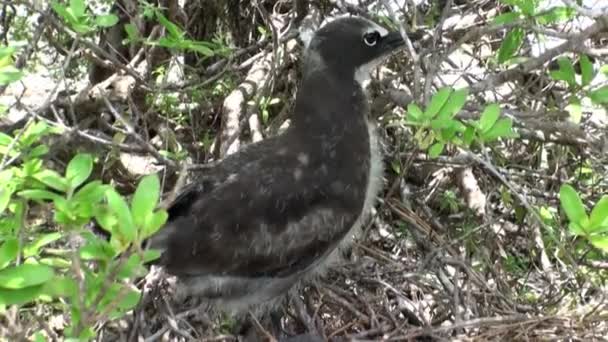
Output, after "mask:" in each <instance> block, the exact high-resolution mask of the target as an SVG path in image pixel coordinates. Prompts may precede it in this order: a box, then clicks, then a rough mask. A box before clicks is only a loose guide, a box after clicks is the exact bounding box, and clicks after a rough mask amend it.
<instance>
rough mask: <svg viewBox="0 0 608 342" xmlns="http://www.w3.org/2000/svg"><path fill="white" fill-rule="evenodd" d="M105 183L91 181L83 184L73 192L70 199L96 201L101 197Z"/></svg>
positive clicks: (104, 189) (104, 190) (106, 187)
mask: <svg viewBox="0 0 608 342" xmlns="http://www.w3.org/2000/svg"><path fill="white" fill-rule="evenodd" d="M107 189H108V186H107V185H103V184H102V183H101V181H92V182H90V183H87V184H85V185H84V186H83V187H82V188H80V190H78V192H76V193H75V194H74V196H73V197H72V200H74V201H79V202H89V203H98V202H99V201H101V200H102V199H103V196H104V195H105V192H106V190H107Z"/></svg>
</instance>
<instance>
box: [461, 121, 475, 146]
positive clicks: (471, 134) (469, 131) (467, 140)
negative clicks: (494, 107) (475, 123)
mask: <svg viewBox="0 0 608 342" xmlns="http://www.w3.org/2000/svg"><path fill="white" fill-rule="evenodd" d="M462 139H463V141H464V144H465V146H471V143H472V142H473V139H475V128H473V127H471V126H468V127H467V128H466V129H465V130H464V133H463V134H462Z"/></svg>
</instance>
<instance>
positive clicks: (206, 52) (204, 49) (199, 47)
mask: <svg viewBox="0 0 608 342" xmlns="http://www.w3.org/2000/svg"><path fill="white" fill-rule="evenodd" d="M185 48H186V49H187V50H192V51H195V52H198V53H200V54H201V55H203V56H207V57H212V56H214V55H215V52H214V51H213V50H212V49H211V48H209V47H208V46H207V45H205V44H202V43H199V42H192V41H189V42H188V43H187V45H186V46H185Z"/></svg>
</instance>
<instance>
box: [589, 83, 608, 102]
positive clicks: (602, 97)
mask: <svg viewBox="0 0 608 342" xmlns="http://www.w3.org/2000/svg"><path fill="white" fill-rule="evenodd" d="M589 98H591V101H593V102H595V103H597V104H604V103H608V85H606V86H603V87H601V88H599V89H596V90H594V91H591V92H589Z"/></svg>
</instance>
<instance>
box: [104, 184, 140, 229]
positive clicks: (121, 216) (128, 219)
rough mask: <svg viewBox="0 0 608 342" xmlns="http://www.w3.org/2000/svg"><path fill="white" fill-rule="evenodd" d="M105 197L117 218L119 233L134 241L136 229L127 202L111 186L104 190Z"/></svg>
mask: <svg viewBox="0 0 608 342" xmlns="http://www.w3.org/2000/svg"><path fill="white" fill-rule="evenodd" d="M106 198H107V200H108V205H109V206H110V208H111V209H112V211H113V212H114V214H116V217H117V218H118V222H117V226H118V229H119V233H120V235H121V236H122V237H124V238H125V239H127V240H128V241H134V240H135V235H136V230H135V225H134V224H133V217H132V216H131V212H130V210H129V206H128V205H127V202H125V199H124V198H123V197H122V196H120V195H119V194H118V193H117V192H116V190H114V189H113V188H110V189H108V190H107V191H106Z"/></svg>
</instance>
